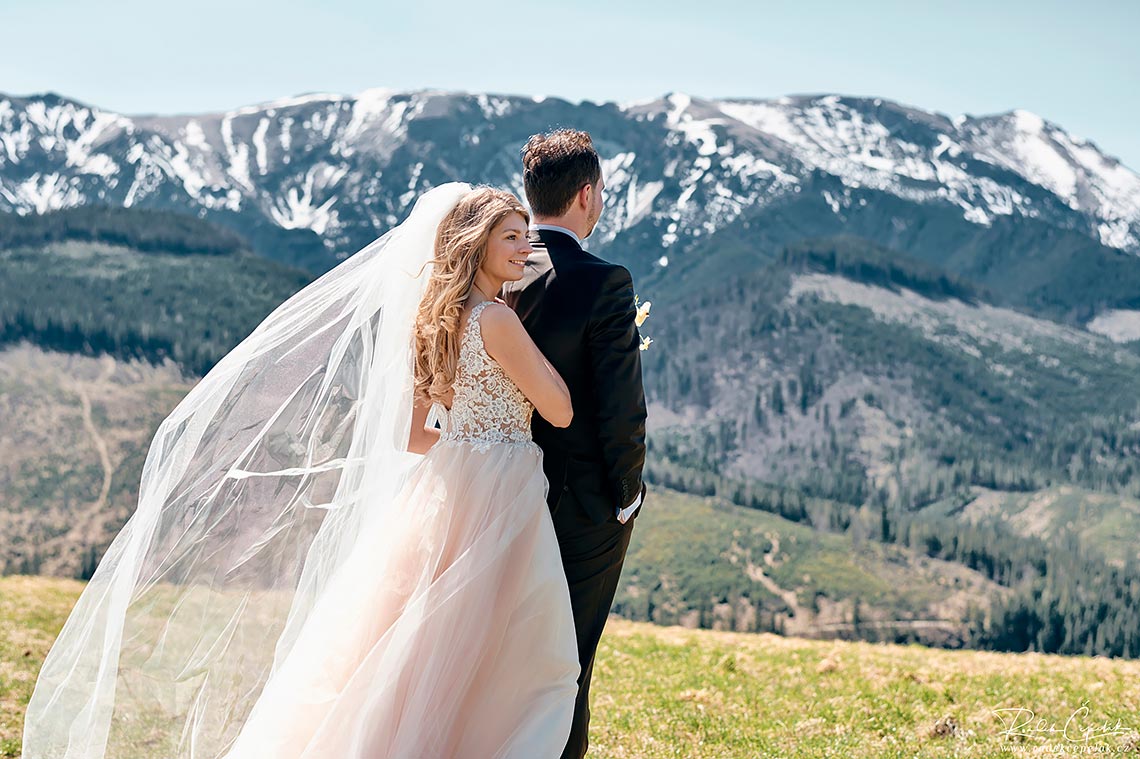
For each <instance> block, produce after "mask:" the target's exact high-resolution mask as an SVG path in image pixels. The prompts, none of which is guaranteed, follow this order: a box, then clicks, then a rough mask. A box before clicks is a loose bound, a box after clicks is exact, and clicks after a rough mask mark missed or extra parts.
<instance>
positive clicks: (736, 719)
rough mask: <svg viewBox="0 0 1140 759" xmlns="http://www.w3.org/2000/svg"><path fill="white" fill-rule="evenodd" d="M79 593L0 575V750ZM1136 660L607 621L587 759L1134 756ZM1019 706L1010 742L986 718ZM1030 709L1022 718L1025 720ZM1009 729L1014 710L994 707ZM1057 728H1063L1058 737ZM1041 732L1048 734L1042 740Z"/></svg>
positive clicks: (1139, 745)
mask: <svg viewBox="0 0 1140 759" xmlns="http://www.w3.org/2000/svg"><path fill="white" fill-rule="evenodd" d="M81 589H82V583H79V582H76V581H73V580H59V579H49V578H27V577H6V578H0V756H4V757H18V756H19V755H20V752H19V746H20V731H21V724H22V719H23V712H24V708H25V706H26V704H27V701H28V698H29V697H30V696H31V691H32V685H33V683H34V678H35V675H36V673H37V672H38V670H39V666H40V664H41V663H42V661H43V657H44V655H45V654H46V653H47V650H48V648H49V647H50V645H51V641H52V640H53V638H54V636H55V634H56V633H57V632H58V630H59V628H60V627H61V626H62V624H63V621H64V619H65V617H66V616H67V613H68V611H69V610H70V608H71V605H72V604H73V603H74V601H75V599H76V597H77V596H78V594H79V592H80V591H81ZM1138 684H1140V662H1135V661H1120V660H1110V659H1104V658H1099V657H1094V658H1087V657H1062V656H1052V655H1041V654H998V653H989V652H975V651H945V650H937V649H928V648H923V647H920V646H897V645H883V644H870V643H850V642H832V641H813V640H802V639H797V638H784V637H780V636H777V635H769V634H750V633H731V632H714V631H708V630H690V629H686V628H681V627H658V626H654V625H650V624H645V623H637V622H628V621H625V620H620V619H611V621H610V623H609V625H608V626H607V628H606V634H605V636H604V638H603V640H602V644H601V648H600V650H599V654H598V661H597V663H596V664H595V670H594V686H593V689H592V696H593V698H592V723H591V750H590V754H589V755H590V756H591V757H599V758H600V759H627V758H628V759H633V758H635V757H636V759H663V758H665V757H670V758H680V757H685V758H687V757H716V758H718V759H719V758H720V757H740V758H741V759H745V758H747V759H753V758H759V757H792V758H794V757H803V758H804V759H806V758H808V757H812V758H813V759H814V758H816V757H844V759H862V758H864V757H866V758H867V759H870V758H871V757H874V758H876V759H878V758H880V757H899V758H901V757H907V758H908V759H909V758H910V757H993V756H1006V757H1030V756H1042V755H1047V756H1077V755H1083V754H1090V753H1115V752H1118V751H1123V750H1127V751H1130V752H1140V732H1138V731H1140V689H1138V688H1137V685H1138ZM1001 709H1006V710H1023V711H1022V712H1021V713H1020V717H1021V721H1028V722H1029V724H1028V725H1027V727H1026V728H1025V729H1022V730H1020V731H1015V732H1022V733H1024V734H1025V735H1024V736H1022V737H1020V738H1019V737H1016V736H1011V735H1008V734H1007V733H1009V732H1010V731H1009V730H1007V729H1006V728H1007V727H1008V722H1003V719H1002V718H999V715H998V712H996V711H995V710H1001ZM1030 713H1032V719H1030ZM1003 715H1004V718H1005V720H1007V721H1008V720H1012V718H1013V717H1014V716H1017V715H1015V714H1014V712H1011V711H1007V712H1004V713H1003ZM1067 722H1068V733H1065V732H1064V730H1065V727H1066V723H1067ZM1051 730H1052V731H1051Z"/></svg>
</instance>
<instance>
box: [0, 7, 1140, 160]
mask: <svg viewBox="0 0 1140 759" xmlns="http://www.w3.org/2000/svg"><path fill="white" fill-rule="evenodd" d="M0 29H3V31H4V34H3V38H4V43H3V45H0V92H4V93H8V94H18V95H26V94H31V93H37V92H45V91H54V92H58V93H60V94H62V95H66V96H70V97H74V98H77V99H79V100H82V101H85V102H88V103H91V104H94V105H99V106H101V107H104V108H109V109H113V110H116V111H120V112H123V113H128V114H139V113H190V112H201V111H210V110H224V109H228V108H233V107H236V106H239V105H248V104H252V103H256V102H260V101H264V100H271V99H274V98H278V97H283V96H287V95H295V94H300V93H303V92H339V93H345V94H350V93H353V92H358V91H360V90H363V89H367V88H369V87H391V88H394V89H400V90H406V89H424V88H433V89H447V90H461V91H468V92H497V93H510V94H528V95H537V94H543V95H555V96H560V97H565V98H568V99H571V100H582V99H588V100H594V101H605V100H618V101H627V100H640V99H647V98H653V97H657V96H660V95H663V94H665V93H667V92H686V93H689V94H693V95H699V96H706V97H723V96H738V97H775V96H779V95H786V94H796V93H820V92H836V93H842V94H851V95H874V96H880V97H885V98H890V99H892V100H898V101H901V102H904V103H908V104H912V105H917V106H921V107H923V108H929V109H931V110H937V111H941V112H944V113H947V114H950V115H956V114H958V113H970V114H982V113H994V112H1000V111H1006V110H1009V109H1011V108H1025V109H1027V110H1030V111H1034V112H1035V113H1038V114H1040V115H1042V116H1044V117H1045V118H1046V119H1048V120H1050V121H1054V122H1056V123H1058V124H1060V125H1062V126H1063V127H1065V128H1066V129H1068V130H1069V131H1071V132H1073V133H1074V134H1076V135H1078V136H1081V137H1085V138H1088V139H1091V140H1093V141H1094V142H1096V143H1097V144H1098V145H1099V146H1100V147H1101V148H1102V149H1103V150H1105V151H1106V152H1108V153H1110V154H1113V155H1116V156H1119V157H1120V158H1121V159H1122V160H1123V161H1124V162H1125V163H1126V164H1128V165H1129V166H1130V167H1132V168H1133V169H1137V170H1140V129H1138V128H1137V127H1138V122H1140V99H1138V98H1137V96H1136V92H1137V91H1138V90H1140V52H1138V50H1140V44H1138V43H1140V2H1134V1H1132V0H1082V2H1056V1H1055V0H1036V1H1035V2H1020V1H1013V0H990V1H989V2H976V1H974V0H958V1H957V2H933V1H932V0H909V1H907V2H888V1H885V0H884V1H881V2H875V1H873V0H849V1H848V2H811V1H809V0H800V1H799V2H780V3H765V2H743V1H741V2H737V1H734V0H689V1H688V2H682V3H670V2H648V1H647V0H637V1H634V2H621V1H620V0H575V1H574V2H566V3H561V4H559V3H550V2H546V3H541V4H540V3H533V2H502V1H501V0H463V1H458V0H439V1H437V2H430V1H429V2H414V1H413V0H409V1H408V2H405V3H391V2H377V1H376V0H372V2H363V1H355V0H354V1H352V2H349V1H338V0H325V1H324V2H316V1H315V0H278V1H277V2H274V3H249V2H245V3H243V2H240V0H228V1H226V0H196V1H195V2H185V1H183V2H177V3H172V2H163V0H122V1H119V0H101V1H100V2H91V1H90V0H85V1H84V2H78V1H77V0H3V4H2V6H0Z"/></svg>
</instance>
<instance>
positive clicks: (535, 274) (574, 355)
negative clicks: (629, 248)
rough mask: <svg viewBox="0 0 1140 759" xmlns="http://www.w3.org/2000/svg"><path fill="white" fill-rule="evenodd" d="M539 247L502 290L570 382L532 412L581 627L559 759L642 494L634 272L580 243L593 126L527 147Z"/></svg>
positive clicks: (593, 217)
mask: <svg viewBox="0 0 1140 759" xmlns="http://www.w3.org/2000/svg"><path fill="white" fill-rule="evenodd" d="M523 183H524V186H525V189H526V199H527V203H528V204H529V205H530V208H531V212H532V214H533V229H532V232H531V243H532V245H533V248H534V252H533V253H532V254H531V256H530V259H529V260H528V262H527V268H526V273H525V274H524V276H523V278H522V279H521V280H520V281H518V282H507V284H506V287H505V288H504V292H503V297H504V299H505V300H506V302H507V303H508V304H510V305H511V307H513V308H514V309H515V310H516V312H518V315H519V317H520V318H521V319H522V322H523V325H524V326H525V327H526V329H527V332H529V333H530V336H531V337H532V338H533V339H534V341H535V343H536V344H537V345H538V347H539V348H540V349H541V350H542V352H543V354H544V355H545V356H546V358H547V359H548V360H549V361H550V363H551V364H552V365H553V366H554V368H555V369H557V370H558V372H559V374H561V375H562V378H563V379H564V380H565V381H566V385H567V387H569V389H570V398H571V401H572V402H573V405H574V420H573V422H572V423H571V424H570V426H569V427H566V428H565V429H559V428H556V427H552V426H550V425H549V424H547V423H546V422H545V421H544V420H543V419H542V418H541V417H540V416H539V415H538V414H535V416H534V424H533V429H532V432H533V435H534V440H535V442H536V443H538V445H539V446H540V447H541V448H542V450H543V468H544V470H545V472H546V478H547V480H548V481H549V483H550V490H549V493H548V497H547V502H548V504H549V506H550V511H551V514H552V516H553V518H554V528H555V531H556V532H557V533H558V542H559V547H560V548H561V552H562V565H563V567H564V569H565V570H566V579H567V582H568V583H569V586H570V601H571V604H572V606H573V608H574V627H575V629H576V632H577V637H578V658H579V660H580V662H581V666H582V671H581V674H580V675H579V677H578V699H577V702H576V703H575V705H574V722H573V726H572V728H571V730H570V740H569V741H568V743H567V745H566V749H565V750H564V751H563V753H562V757H563V759H571V758H573V759H579V757H582V756H584V755H585V753H586V748H587V746H588V744H589V741H588V739H587V727H588V724H589V721H590V706H589V695H590V676H591V675H592V673H593V666H594V652H595V651H596V650H597V647H598V640H599V639H600V638H601V637H602V628H603V627H605V624H606V618H607V616H608V615H609V611H610V605H611V604H612V603H613V599H614V591H615V590H616V589H617V584H618V579H619V578H620V576H621V567H622V562H623V561H624V560H625V552H626V548H627V547H628V546H629V538H630V534H631V533H632V531H633V523H634V521H635V520H636V517H637V514H638V511H639V509H640V506H641V499H642V498H643V497H644V495H645V485H644V484H643V483H642V481H641V470H642V466H643V465H644V463H645V393H644V390H643V389H642V385H641V357H640V353H639V343H640V339H639V337H638V333H637V327H636V326H635V324H634V317H635V315H636V310H635V307H634V299H633V295H634V292H633V281H632V279H631V278H630V274H629V271H627V270H626V269H625V267H622V266H619V265H617V264H613V263H609V262H608V261H604V260H602V259H600V258H598V257H597V256H594V255H591V254H590V253H588V252H586V251H585V250H584V249H583V247H582V241H583V240H585V239H586V238H587V237H589V236H590V232H592V231H593V229H594V226H595V225H596V224H597V223H598V218H599V217H600V216H601V214H602V190H603V189H604V188H605V182H604V180H603V178H602V169H601V162H600V161H599V159H598V153H597V151H596V150H595V149H594V145H593V143H592V142H591V141H590V135H588V134H586V133H585V132H579V131H574V130H569V129H563V130H559V131H557V132H552V133H549V134H536V135H534V136H533V137H531V138H530V139H529V140H528V141H527V143H526V146H525V147H524V148H523Z"/></svg>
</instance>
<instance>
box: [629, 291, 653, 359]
mask: <svg viewBox="0 0 1140 759" xmlns="http://www.w3.org/2000/svg"><path fill="white" fill-rule="evenodd" d="M652 306H653V302H652V301H648V300H647V301H645V302H644V303H642V302H641V298H639V297H638V296H637V295H636V294H634V296H633V307H634V308H635V309H637V315H636V316H634V317H633V323H634V325H635V326H638V327H640V326H641V325H642V324H645V320H646V319H648V318H649V309H650V308H651V307H652ZM652 344H653V338H651V337H642V338H641V344H640V345H638V346H637V347H638V349H639V350H643V351H644V350H649V346H650V345H652Z"/></svg>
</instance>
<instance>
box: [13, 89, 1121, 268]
mask: <svg viewBox="0 0 1140 759" xmlns="http://www.w3.org/2000/svg"><path fill="white" fill-rule="evenodd" d="M561 125H566V126H575V127H579V128H584V129H587V130H589V131H590V132H591V133H592V134H593V136H594V138H595V142H596V143H597V145H598V147H599V151H600V152H601V153H602V155H603V157H604V159H605V171H606V177H607V185H608V186H609V188H610V189H609V195H608V198H607V204H608V211H607V213H606V214H605V215H604V216H603V221H602V224H601V226H600V228H599V231H598V233H597V234H596V237H595V238H593V239H592V241H591V242H592V244H593V247H594V248H595V249H597V250H605V249H607V248H610V247H611V246H614V249H615V250H618V249H620V250H621V251H624V252H623V253H620V254H617V253H615V255H617V257H619V258H621V257H622V256H625V257H627V258H630V259H631V260H632V261H633V262H634V263H637V262H641V265H642V268H643V269H645V268H651V267H664V266H668V265H669V264H670V262H671V260H673V261H676V260H677V257H683V256H684V255H685V253H686V251H688V250H690V249H691V248H692V247H693V244H694V243H695V242H698V241H700V240H701V238H702V237H704V238H707V236H708V235H710V234H712V233H714V232H717V231H718V230H720V229H723V228H724V227H726V226H727V225H729V224H731V223H733V222H734V221H735V220H737V219H738V218H740V217H742V216H746V215H748V214H750V213H752V212H755V211H756V210H758V209H763V208H765V207H766V206H769V205H771V204H773V203H775V202H777V201H779V200H780V199H782V198H788V197H790V196H794V195H795V194H797V193H809V194H810V193H817V194H819V195H820V196H821V197H822V198H823V200H824V201H825V202H826V203H827V205H828V206H829V207H830V209H831V211H832V213H834V214H836V215H839V216H842V215H843V214H844V212H845V209H846V208H848V207H849V206H850V204H852V203H863V204H865V203H866V199H865V197H864V198H861V199H860V198H856V196H855V195H853V194H852V193H853V191H856V190H868V189H871V190H875V191H878V192H881V193H886V194H888V195H892V196H896V197H898V198H900V199H903V200H905V201H907V202H910V203H915V204H919V205H920V206H941V207H944V208H951V209H954V210H955V212H956V213H957V214H959V215H960V217H961V218H962V219H965V220H966V221H968V222H970V223H971V224H974V225H978V226H987V225H990V224H992V223H993V222H994V220H995V219H998V218H1001V217H1010V216H1020V217H1024V218H1029V219H1036V220H1041V221H1043V222H1045V223H1048V224H1050V225H1052V226H1054V227H1057V228H1060V229H1065V230H1071V231H1076V232H1079V233H1081V234H1083V235H1086V236H1088V237H1089V238H1090V239H1091V240H1094V241H1097V242H1099V243H1101V244H1103V245H1105V246H1109V247H1112V248H1117V249H1119V250H1123V251H1128V252H1130V253H1134V254H1140V176H1138V175H1137V174H1136V173H1135V172H1133V171H1131V170H1130V169H1128V168H1127V167H1125V166H1124V165H1122V164H1121V163H1120V162H1119V161H1118V160H1117V159H1115V158H1113V157H1112V156H1108V155H1105V154H1104V153H1103V152H1101V151H1100V150H1099V149H1098V148H1097V147H1096V145H1094V144H1093V143H1092V142H1089V141H1087V140H1084V139H1081V138H1079V137H1076V136H1073V135H1071V134H1069V133H1067V132H1066V131H1064V129H1062V128H1061V127H1059V126H1057V125H1055V124H1052V123H1050V122H1048V121H1045V120H1044V119H1042V118H1040V117H1038V116H1036V115H1034V114H1032V113H1028V112H1026V111H1020V110H1015V111H1011V112H1008V113H1003V114H998V115H988V116H980V117H972V116H957V117H950V116H946V115H943V114H939V113H934V112H931V111H926V110H922V109H920V108H916V107H912V106H906V105H902V104H899V103H895V102H892V101H889V100H885V99H878V98H875V99H868V98H853V97H843V96H839V95H820V96H796V97H783V98H778V99H772V100H707V99H700V98H696V97H690V96H687V95H683V94H671V95H668V96H667V97H664V98H661V99H657V100H653V101H648V102H639V103H629V104H615V103H605V104H600V105H599V104H595V103H591V102H589V101H587V102H584V103H580V104H572V103H570V102H567V101H564V100H559V99H555V98H530V97H515V96H499V95H485V94H460V93H448V92H434V91H420V92H406V93H401V92H394V91H390V90H383V89H374V90H366V91H363V92H360V93H358V94H356V95H352V96H345V95H337V94H310V95H304V96H300V97H295V98H289V99H283V100H277V101H273V102H266V103H261V104H257V105H252V106H248V107H243V108H239V109H236V110H233V111H227V112H224V113H208V114H195V115H179V116H126V115H122V114H117V113H113V112H110V111H106V110H103V109H100V108H98V107H96V106H90V105H85V104H82V103H79V102H76V101H74V100H71V99H68V98H65V97H61V96H59V95H56V94H52V93H48V94H43V95H33V96H26V97H25V96H5V95H2V94H0V211H4V212H15V213H18V214H28V213H34V212H46V211H51V210H54V209H60V208H67V207H72V206H78V205H84V204H91V203H99V204H110V205H122V206H143V207H157V208H168V209H182V210H185V211H187V212H191V213H195V214H197V215H199V216H201V217H205V218H211V219H213V220H216V221H218V222H220V223H223V224H226V225H227V226H231V227H234V228H237V229H238V230H239V231H246V232H247V233H249V234H250V237H251V239H253V240H254V243H255V247H256V248H258V249H259V250H260V251H261V252H263V253H265V254H266V255H269V256H271V257H275V258H280V259H283V260H287V261H290V262H292V263H299V264H302V265H304V266H307V267H308V268H310V269H313V270H323V269H327V268H329V267H330V266H331V265H333V264H335V262H336V261H337V260H339V259H342V258H343V257H345V256H347V255H349V254H351V253H352V252H353V251H355V250H357V249H359V248H360V247H361V246H362V245H364V244H366V243H367V242H368V241H370V240H371V239H373V238H374V237H376V236H377V235H378V234H380V233H382V232H383V231H384V230H385V229H387V228H388V227H390V226H392V225H393V224H395V223H396V222H398V221H399V220H400V218H402V216H403V215H404V214H405V213H406V212H407V211H408V209H409V208H410V206H411V204H412V202H413V201H414V199H415V197H416V196H417V195H418V194H419V193H420V192H422V191H423V190H425V189H427V188H428V187H430V186H433V185H436V184H439V183H441V182H444V181H450V180H456V179H458V180H465V181H471V182H487V183H492V184H497V185H502V186H506V187H509V188H511V189H513V190H515V191H521V176H520V172H519V168H520V167H519V149H520V147H521V146H522V144H523V142H524V141H525V139H526V137H527V136H528V135H529V134H531V133H533V132H536V131H542V130H545V129H549V128H551V127H555V126H561ZM297 235H300V237H298V236H297ZM287 238H288V239H292V240H293V242H292V243H291V244H289V245H284V244H282V241H283V240H285V239H287ZM619 242H620V243H621V244H620V245H617V244H616V243H619ZM631 251H636V252H635V253H634V252H631Z"/></svg>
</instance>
